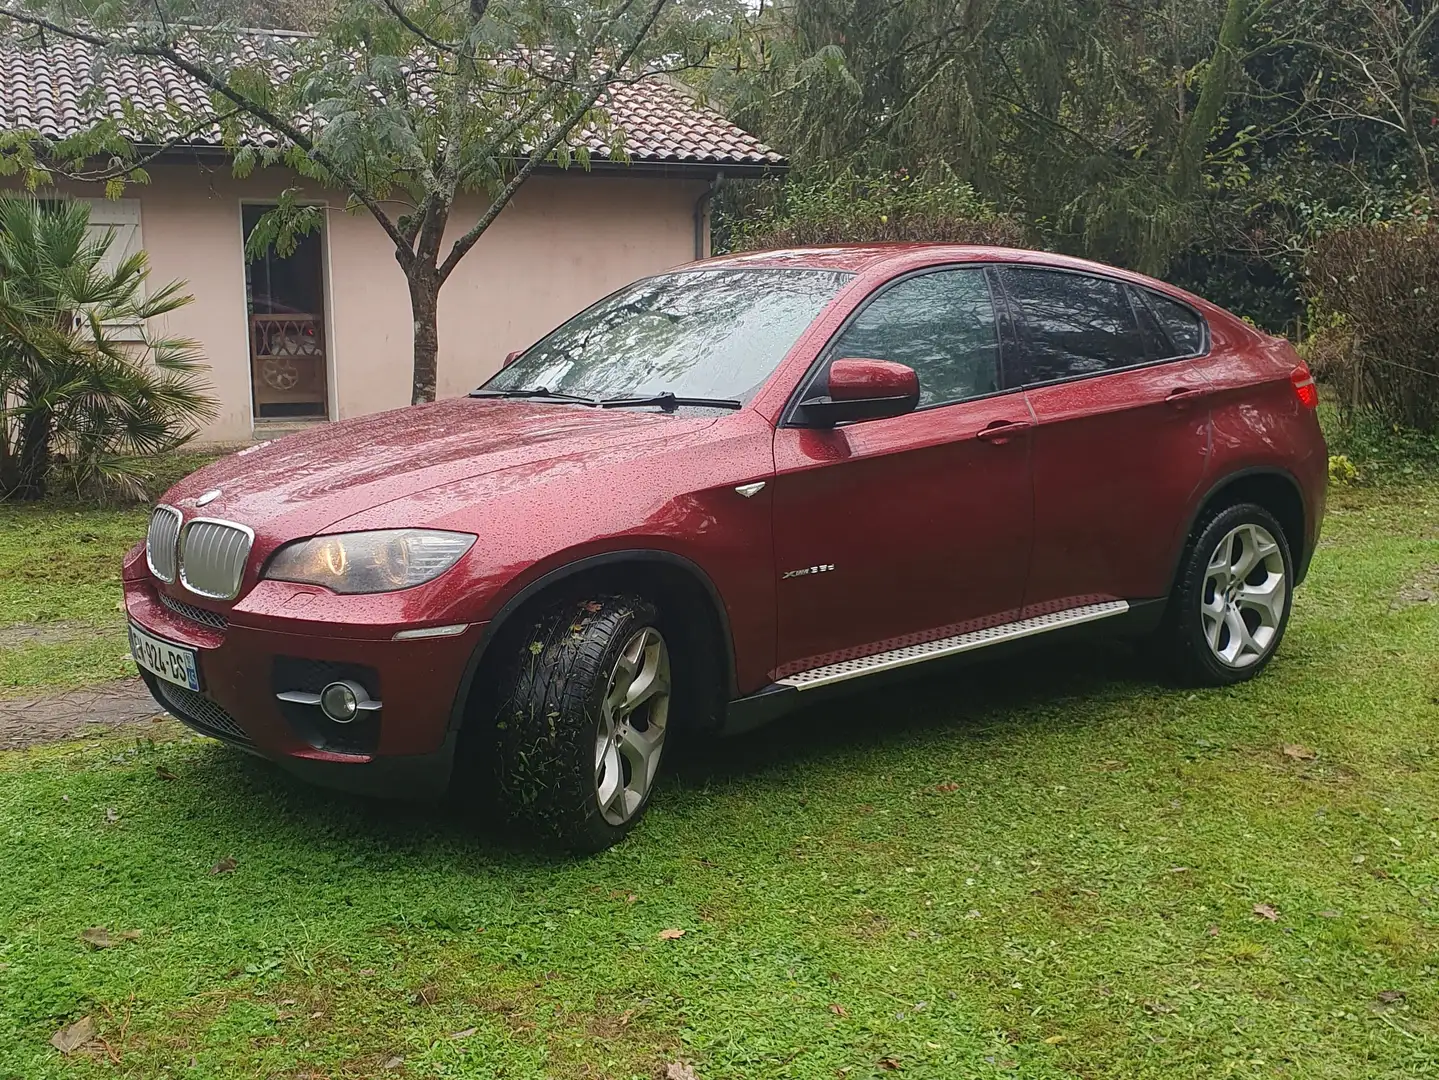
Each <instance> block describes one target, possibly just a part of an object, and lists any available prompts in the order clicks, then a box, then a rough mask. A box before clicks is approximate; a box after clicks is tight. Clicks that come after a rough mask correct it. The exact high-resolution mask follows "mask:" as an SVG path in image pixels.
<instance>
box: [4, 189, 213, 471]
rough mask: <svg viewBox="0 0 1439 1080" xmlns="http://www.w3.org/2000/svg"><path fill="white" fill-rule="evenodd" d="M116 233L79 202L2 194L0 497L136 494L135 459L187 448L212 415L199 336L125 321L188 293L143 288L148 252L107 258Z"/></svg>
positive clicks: (180, 301) (167, 306)
mask: <svg viewBox="0 0 1439 1080" xmlns="http://www.w3.org/2000/svg"><path fill="white" fill-rule="evenodd" d="M113 240H114V236H113V234H112V233H110V232H108V231H107V232H103V233H99V234H98V235H97V234H95V233H93V232H92V231H91V229H90V211H89V208H88V206H87V205H86V204H84V203H79V202H59V203H52V204H42V203H40V202H39V201H37V200H35V199H33V198H26V197H19V196H14V195H0V497H7V498H14V499H38V498H42V497H43V496H44V495H45V494H46V490H47V487H48V486H49V484H50V481H51V480H52V479H53V478H55V476H56V474H57V473H58V474H61V475H62V476H63V477H64V479H65V480H66V481H67V482H68V483H69V484H70V485H71V486H73V487H74V488H75V489H76V490H94V489H97V488H98V489H99V490H100V491H102V492H103V491H105V490H113V489H119V490H121V491H123V492H124V493H126V494H129V495H132V496H138V495H142V494H143V489H144V472H145V470H144V467H143V465H142V464H138V465H137V461H136V459H142V460H143V459H145V458H149V457H152V456H154V455H156V454H163V453H167V452H170V451H172V450H175V449H176V448H177V447H179V446H182V445H183V444H184V443H185V442H187V441H188V440H189V439H190V438H191V437H193V435H194V434H195V429H194V426H193V425H194V424H195V423H196V422H197V421H199V420H202V419H204V418H206V417H209V416H211V415H213V414H214V411H215V403H214V401H213V400H212V399H211V398H210V397H209V396H208V395H207V394H206V393H205V388H204V384H203V382H202V381H201V379H200V376H199V372H200V370H201V369H202V368H203V367H204V365H203V364H202V363H201V360H200V355H199V350H198V346H197V345H196V343H195V342H193V341H190V340H188V339H184V338H163V337H153V336H151V335H150V334H149V331H148V330H142V332H141V339H140V340H138V341H137V340H133V337H134V334H133V332H131V328H133V327H136V326H139V327H142V328H143V327H145V326H146V322H147V320H149V319H154V318H156V317H157V316H160V315H164V314H166V313H168V312H171V311H174V310H175V309H176V308H178V307H181V306H183V305H185V304H188V303H189V302H190V300H191V298H190V297H189V296H186V295H184V294H183V292H182V285H181V283H179V282H175V283H172V284H169V285H164V286H160V287H150V288H149V289H148V295H147V287H146V286H147V281H146V279H147V275H148V268H147V262H146V258H145V253H144V252H138V253H136V254H134V255H131V256H129V257H127V258H125V259H122V260H120V261H119V262H118V264H115V265H113V266H111V265H109V259H108V253H109V249H110V246H111V244H112V242H113Z"/></svg>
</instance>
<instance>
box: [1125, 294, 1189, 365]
mask: <svg viewBox="0 0 1439 1080" xmlns="http://www.w3.org/2000/svg"><path fill="white" fill-rule="evenodd" d="M1136 292H1137V294H1138V295H1139V296H1140V297H1141V298H1142V302H1143V303H1146V304H1148V305H1149V310H1150V311H1152V312H1153V313H1154V321H1155V322H1156V323H1158V324H1159V328H1160V330H1162V331H1163V332H1164V336H1165V337H1166V338H1168V339H1169V340H1168V348H1167V349H1166V350H1165V351H1164V352H1163V353H1161V356H1162V358H1163V359H1166V360H1167V359H1170V358H1172V357H1176V356H1197V355H1198V354H1199V353H1201V352H1203V351H1204V322H1203V320H1202V319H1200V317H1199V316H1198V315H1196V314H1195V313H1194V312H1193V311H1191V310H1190V309H1189V308H1187V307H1185V306H1184V305H1183V304H1181V303H1179V302H1178V301H1176V300H1171V299H1169V297H1167V296H1160V295H1159V294H1158V293H1152V292H1149V291H1147V290H1145V289H1138V290H1136Z"/></svg>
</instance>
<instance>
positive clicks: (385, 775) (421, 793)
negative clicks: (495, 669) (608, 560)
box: [125, 577, 484, 799]
mask: <svg viewBox="0 0 1439 1080" xmlns="http://www.w3.org/2000/svg"><path fill="white" fill-rule="evenodd" d="M163 588H166V586H164V585H161V584H159V583H157V582H155V581H154V580H153V579H151V578H149V577H135V578H131V579H128V580H126V581H125V611H126V614H127V615H128V616H129V618H130V620H131V621H133V622H134V623H135V624H136V625H138V626H139V627H140V628H141V629H143V630H145V631H147V632H148V633H150V634H153V635H154V636H156V637H159V638H163V639H165V640H167V641H171V642H173V643H175V644H177V645H182V646H185V647H187V648H191V649H194V650H195V652H196V656H197V666H198V668H199V674H200V692H199V693H196V692H194V691H191V690H188V689H186V688H184V687H178V686H174V685H173V684H171V683H167V682H164V681H162V680H160V679H156V678H154V677H152V676H150V675H148V674H145V675H144V678H145V683H146V685H147V686H148V687H149V688H150V692H151V694H152V695H154V697H155V700H156V701H157V702H158V703H159V704H160V705H161V707H162V708H164V709H165V710H166V711H167V712H170V713H172V714H174V715H175V716H177V717H179V719H181V720H182V721H184V722H185V723H186V724H187V725H189V726H190V727H191V728H194V729H195V730H197V731H199V732H201V733H203V734H205V735H210V736H212V737H214V738H217V739H220V740H221V741H223V742H226V743H229V744H230V745H232V746H236V747H238V748H240V749H243V750H246V751H249V752H251V753H255V754H258V755H260V756H261V757H265V758H268V759H270V760H272V761H275V762H277V763H279V764H280V765H282V766H283V767H285V768H286V769H288V770H289V771H291V772H293V773H295V774H297V775H299V776H301V777H303V778H304V779H306V780H310V781H312V782H315V783H319V784H324V785H326V786H329V787H335V788H340V789H343V790H346V791H354V792H359V793H362V794H371V795H384V796H395V797H402V798H405V797H410V798H425V799H434V798H438V797H440V796H441V795H443V794H444V792H445V791H446V790H447V789H448V786H449V781H450V775H451V772H452V767H453V762H454V754H455V744H456V740H457V738H458V735H459V719H460V704H461V703H460V702H459V701H458V698H459V695H460V691H461V687H462V685H463V683H464V677H465V673H466V671H467V669H468V668H469V665H470V662H471V660H472V658H473V657H474V655H475V650H476V648H477V646H478V644H479V642H480V640H481V636H482V634H483V631H484V625H483V624H475V625H473V626H470V627H469V628H468V629H467V630H466V631H465V632H464V633H463V634H459V635H456V636H454V637H444V638H425V639H419V640H411V641H395V640H393V635H389V636H384V637H380V636H376V635H375V630H374V628H373V627H368V626H361V625H356V626H348V625H345V624H343V623H334V622H328V623H325V624H320V625H318V626H317V625H316V624H303V623H300V622H299V621H298V620H292V621H290V626H291V629H279V628H277V625H278V626H284V625H285V623H284V622H282V621H281V620H277V619H275V618H273V617H267V618H266V619H265V620H264V621H265V622H266V623H268V624H270V625H267V626H266V627H264V628H261V627H256V626H248V625H245V624H244V623H242V622H236V621H234V619H235V617H236V615H237V613H236V612H234V611H231V612H223V613H222V612H220V611H218V610H217V609H205V608H199V607H198V605H196V604H195V603H194V600H193V598H190V597H188V596H182V595H181V594H180V592H179V591H178V590H177V591H175V592H172V593H170V594H168V595H170V596H171V597H172V599H173V600H177V601H180V603H179V604H178V605H176V606H179V607H180V608H181V610H182V611H184V610H186V609H187V608H188V609H189V611H190V614H189V615H188V616H187V615H186V614H182V613H180V612H177V611H175V610H173V609H172V607H169V606H166V605H165V604H164V603H163V602H162V600H161V594H160V592H159V590H160V589H163ZM197 608H198V612H197V610H196V609H197ZM206 611H208V612H209V618H207V619H206V621H204V622H202V621H200V620H199V619H198V618H195V617H191V616H194V615H196V614H197V613H204V612H206ZM219 615H224V616H226V618H225V619H221V618H216V616H219ZM211 623H222V625H211ZM142 674H143V673H142ZM337 675H338V677H346V678H355V679H357V680H358V681H362V682H364V683H365V684H366V686H367V689H368V690H369V691H370V694H371V696H372V697H374V698H375V699H376V700H378V701H379V702H380V703H381V706H382V707H381V709H380V710H379V711H378V712H377V713H376V714H374V715H373V716H372V717H369V718H367V724H368V725H369V727H368V728H366V729H364V730H360V729H359V728H358V727H354V726H351V725H344V726H341V725H334V724H332V723H331V722H330V721H327V720H325V719H324V717H323V715H322V714H320V713H319V711H318V709H316V708H314V707H313V706H296V705H293V704H287V703H282V702H281V701H280V700H278V699H277V698H276V696H275V695H276V694H277V693H278V692H281V691H284V690H310V689H312V686H311V685H308V684H306V681H307V680H308V683H309V684H314V688H318V684H319V683H321V682H323V681H326V680H328V679H330V678H333V677H336V676H337ZM302 684H304V685H302Z"/></svg>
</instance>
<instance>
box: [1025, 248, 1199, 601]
mask: <svg viewBox="0 0 1439 1080" xmlns="http://www.w3.org/2000/svg"><path fill="white" fill-rule="evenodd" d="M997 276H998V279H999V281H1000V282H1001V283H1002V286H1003V289H1004V293H1005V295H1006V297H1007V300H1008V303H1009V304H1010V306H1011V309H1012V310H1013V312H1014V313H1015V316H1016V318H1017V322H1018V325H1019V332H1020V337H1021V339H1022V341H1023V345H1022V361H1021V366H1020V370H1019V371H1018V372H1017V373H1016V374H1017V378H1018V379H1019V380H1020V381H1021V382H1022V384H1023V386H1024V388H1025V396H1026V398H1027V399H1028V402H1029V405H1030V408H1031V409H1032V410H1033V413H1034V421H1035V424H1036V427H1035V429H1034V434H1033V450H1032V455H1033V472H1034V508H1035V509H1034V513H1035V536H1034V555H1033V559H1032V562H1031V567H1030V573H1029V581H1028V584H1027V585H1026V588H1025V603H1024V608H1025V610H1024V614H1025V616H1026V617H1028V616H1032V615H1037V614H1041V613H1043V612H1046V611H1054V610H1059V609H1062V608H1066V607H1074V606H1079V605H1081V604H1087V603H1094V602H1098V601H1103V600H1112V599H1126V600H1132V599H1142V598H1152V597H1159V596H1163V595H1165V594H1166V593H1167V592H1168V590H1169V587H1170V580H1169V579H1170V575H1171V574H1172V572H1173V568H1174V557H1175V554H1176V550H1175V544H1176V543H1177V542H1178V539H1182V537H1181V536H1180V534H1181V533H1182V530H1183V528H1184V525H1185V523H1186V521H1187V514H1188V510H1189V507H1190V506H1191V504H1192V499H1193V496H1194V493H1195V489H1196V488H1197V487H1198V486H1199V484H1200V483H1201V482H1202V480H1203V478H1204V475H1205V470H1206V467H1207V463H1208V458H1209V440H1210V424H1209V401H1208V389H1209V387H1208V383H1207V382H1206V381H1205V379H1204V377H1203V375H1202V373H1201V372H1200V371H1199V370H1198V369H1197V367H1196V365H1195V364H1194V362H1193V359H1192V358H1193V356H1195V355H1198V354H1199V353H1201V352H1202V351H1203V347H1204V340H1203V334H1202V327H1203V324H1202V321H1199V322H1198V323H1197V330H1198V331H1199V333H1198V340H1197V341H1195V340H1191V341H1187V342H1183V343H1179V342H1175V341H1174V340H1173V339H1172V338H1171V336H1170V334H1169V332H1168V331H1166V329H1165V328H1164V326H1163V325H1161V323H1160V320H1159V319H1158V318H1157V317H1156V314H1155V308H1154V307H1153V306H1151V303H1150V301H1149V299H1148V296H1149V295H1150V294H1148V291H1147V290H1141V289H1137V288H1135V287H1133V286H1131V285H1128V284H1127V283H1124V282H1120V281H1117V280H1114V279H1111V278H1105V277H1100V276H1097V275H1090V274H1083V273H1075V272H1071V271H1067V270H1059V269H1046V268H1039V267H1014V266H1011V267H1004V268H1002V269H1000V270H999V271H998V275H997ZM1161 299H1163V298H1161ZM1164 303H1168V304H1175V302H1173V301H1169V300H1167V299H1164ZM1175 306H1182V305H1177V304H1176V305H1175ZM1185 310H1186V311H1187V309H1185ZM1190 314H1191V315H1192V314H1193V313H1190ZM1193 318H1194V319H1196V320H1197V319H1198V317H1197V316H1193Z"/></svg>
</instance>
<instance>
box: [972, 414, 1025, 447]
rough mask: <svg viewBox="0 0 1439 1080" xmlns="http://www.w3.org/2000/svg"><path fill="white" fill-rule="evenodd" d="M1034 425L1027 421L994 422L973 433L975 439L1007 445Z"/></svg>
mask: <svg viewBox="0 0 1439 1080" xmlns="http://www.w3.org/2000/svg"><path fill="white" fill-rule="evenodd" d="M1032 427H1034V424H1033V423H1031V422H1030V421H1028V420H996V421H995V422H994V423H992V424H990V425H989V426H988V427H982V428H980V429H979V431H977V432H975V438H976V439H980V440H982V441H984V442H990V443H995V444H999V443H1007V442H1009V440H1010V439H1012V438H1014V437H1015V436H1016V435H1022V434H1024V432H1026V431H1028V430H1029V429H1030V428H1032Z"/></svg>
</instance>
